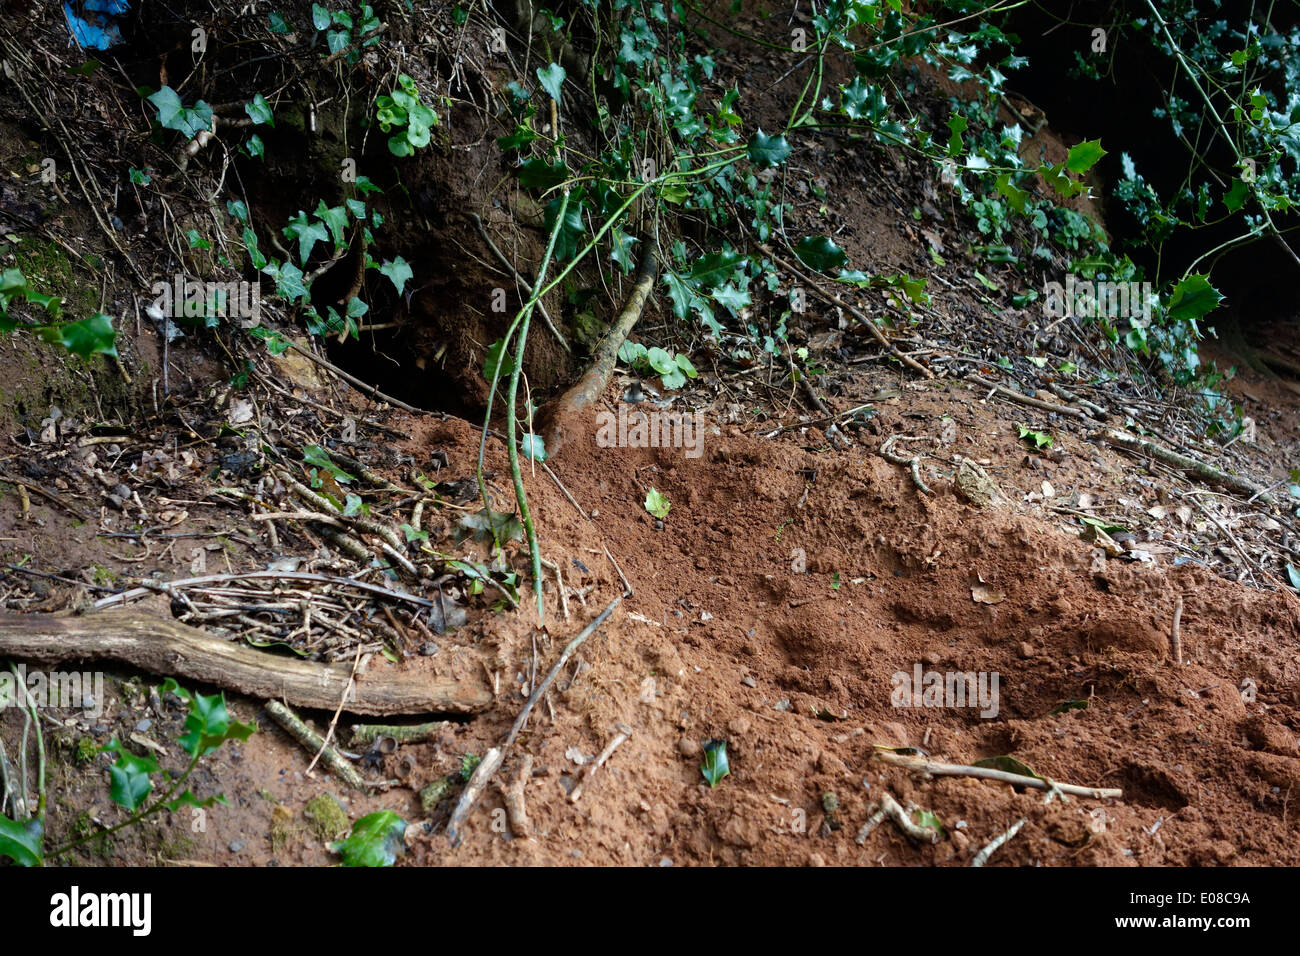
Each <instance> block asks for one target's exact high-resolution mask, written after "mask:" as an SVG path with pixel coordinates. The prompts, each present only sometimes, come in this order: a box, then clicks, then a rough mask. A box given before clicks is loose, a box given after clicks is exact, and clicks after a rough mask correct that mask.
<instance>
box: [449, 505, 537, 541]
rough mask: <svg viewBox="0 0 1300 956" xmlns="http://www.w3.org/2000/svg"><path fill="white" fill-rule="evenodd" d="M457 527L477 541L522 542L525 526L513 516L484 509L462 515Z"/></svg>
mask: <svg viewBox="0 0 1300 956" xmlns="http://www.w3.org/2000/svg"><path fill="white" fill-rule="evenodd" d="M457 526H458V527H459V528H460V530H461V531H464V532H466V533H467V534H471V535H473V537H474V540H475V541H493V540H495V541H498V542H506V541H522V540H523V537H524V526H523V525H522V524H520V523H519V519H518V518H516V517H515V516H514V515H513V514H505V513H504V512H499V511H489V510H488V509H486V508H484V509H483V510H482V511H478V512H475V513H474V514H467V515H462V516H461V518H460V521H458V522H457Z"/></svg>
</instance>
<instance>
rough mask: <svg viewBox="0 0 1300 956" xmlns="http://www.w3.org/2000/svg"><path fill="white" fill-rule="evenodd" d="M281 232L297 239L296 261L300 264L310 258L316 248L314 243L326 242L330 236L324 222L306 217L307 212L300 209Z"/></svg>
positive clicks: (304, 263)
mask: <svg viewBox="0 0 1300 956" xmlns="http://www.w3.org/2000/svg"><path fill="white" fill-rule="evenodd" d="M281 232H283V233H284V234H285V236H287V237H288V238H290V239H297V240H298V261H299V262H300V263H301V264H302V265H306V264H307V260H308V259H310V258H311V252H312V250H313V249H314V248H316V243H317V242H328V241H329V237H330V235H329V232H328V231H327V230H326V229H325V224H324V223H322V222H319V221H317V220H314V219H308V218H307V214H306V213H305V212H303V211H302V210H301V209H300V210H298V215H296V216H294V218H292V219H290V220H289V224H288V225H287V226H285V227H284V229H282V230H281Z"/></svg>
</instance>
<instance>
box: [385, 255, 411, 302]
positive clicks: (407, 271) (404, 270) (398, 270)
mask: <svg viewBox="0 0 1300 956" xmlns="http://www.w3.org/2000/svg"><path fill="white" fill-rule="evenodd" d="M379 274H380V275H382V276H388V279H389V281H390V282H392V283H393V285H394V286H396V287H397V294H398V295H401V294H402V290H404V289H405V288H406V283H407V280H409V279H411V278H412V277H413V276H414V275H415V272H414V271H413V270H412V269H411V267H410V265H409V264H408V263H407V261H406V260H405V259H403V258H402V257H401V256H398V257H397V258H396V259H393V260H392V261H385V262H384V264H383V265H382V266H380V267H379Z"/></svg>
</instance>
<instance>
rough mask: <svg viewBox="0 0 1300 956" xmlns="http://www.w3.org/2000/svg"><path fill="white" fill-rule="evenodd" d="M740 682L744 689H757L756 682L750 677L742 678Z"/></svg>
mask: <svg viewBox="0 0 1300 956" xmlns="http://www.w3.org/2000/svg"><path fill="white" fill-rule="evenodd" d="M740 682H741V683H742V684H744V685H745V686H746V687H757V686H758V681H756V680H754V678H752V677H744V678H742V679H741V681H740Z"/></svg>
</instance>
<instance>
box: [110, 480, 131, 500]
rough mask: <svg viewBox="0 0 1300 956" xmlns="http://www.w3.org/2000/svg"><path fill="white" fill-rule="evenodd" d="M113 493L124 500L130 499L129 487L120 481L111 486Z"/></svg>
mask: <svg viewBox="0 0 1300 956" xmlns="http://www.w3.org/2000/svg"><path fill="white" fill-rule="evenodd" d="M113 494H115V495H117V496H118V497H119V498H122V499H124V500H126V501H130V500H131V489H130V488H128V487H127V486H126V485H124V484H121V483H120V482H119V483H118V484H116V485H114V486H113Z"/></svg>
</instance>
